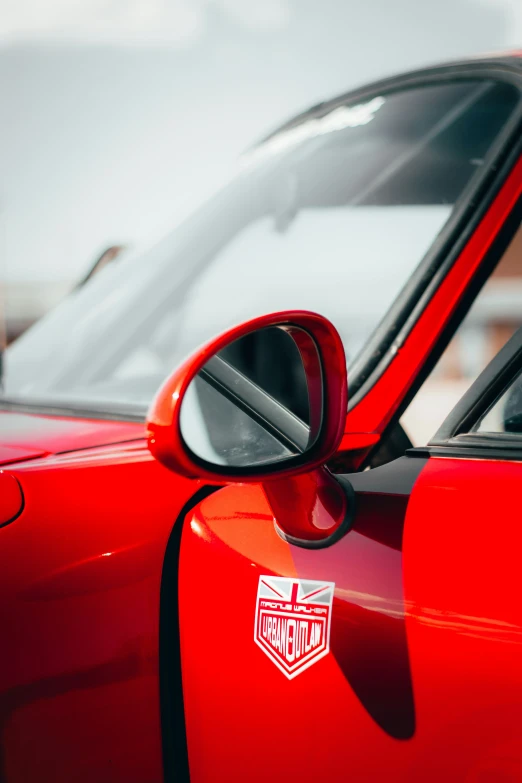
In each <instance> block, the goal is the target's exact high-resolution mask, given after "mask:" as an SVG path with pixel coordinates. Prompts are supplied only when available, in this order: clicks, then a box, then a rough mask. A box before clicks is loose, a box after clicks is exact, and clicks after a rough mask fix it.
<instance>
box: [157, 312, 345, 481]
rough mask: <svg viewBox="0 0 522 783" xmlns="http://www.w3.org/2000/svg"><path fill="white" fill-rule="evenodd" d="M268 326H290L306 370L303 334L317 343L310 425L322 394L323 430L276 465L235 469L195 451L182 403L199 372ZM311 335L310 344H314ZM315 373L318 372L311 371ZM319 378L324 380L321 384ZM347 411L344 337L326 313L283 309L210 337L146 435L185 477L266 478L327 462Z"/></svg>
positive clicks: (167, 386)
mask: <svg viewBox="0 0 522 783" xmlns="http://www.w3.org/2000/svg"><path fill="white" fill-rule="evenodd" d="M268 327H279V328H281V329H283V330H285V331H287V332H288V333H289V334H290V335H291V336H292V338H293V340H294V342H295V343H296V345H297V348H298V349H299V350H300V354H301V360H302V362H303V365H304V368H305V371H306V368H307V363H308V364H311V363H312V361H313V359H312V357H311V356H308V355H307V348H306V343H307V341H306V340H301V342H302V346H300V334H301V335H302V334H303V333H307V335H309V336H310V337H311V338H312V339H313V342H314V343H315V346H316V348H317V354H318V356H319V360H320V373H319V374H318V373H317V372H316V373H315V380H314V379H313V378H312V381H311V383H309V387H308V388H309V395H310V397H311V405H310V415H311V422H310V425H311V428H312V429H315V426H316V424H317V422H316V421H315V420H314V419H316V418H317V413H316V410H317V406H314V399H313V398H314V397H317V395H319V394H321V403H322V409H321V410H322V421H321V426H320V429H319V432H318V434H317V436H316V437H315V438H314V440H313V443H312V445H311V446H310V448H308V449H307V451H306V453H304V454H302V455H301V456H300V457H296V458H292V459H288V460H286V461H282V462H281V463H279V464H278V463H277V462H276V463H275V464H271V465H257V466H255V467H245V468H243V467H240V468H232V467H229V466H226V465H219V466H218V465H215V466H214V465H210V464H209V463H207V462H205V461H204V460H201V459H198V457H197V456H196V455H195V454H194V453H192V452H191V450H190V448H189V447H188V446H187V444H186V442H185V440H184V439H183V437H182V429H181V425H180V415H181V406H182V403H183V400H184V398H185V395H186V392H187V389H188V387H189V385H190V384H191V383H192V381H193V380H194V379H195V377H196V376H197V375H198V373H199V372H200V371H201V370H203V368H204V367H205V365H207V364H208V363H209V361H210V360H211V359H212V358H213V357H215V356H216V354H218V353H219V352H220V351H222V350H223V349H226V348H227V347H228V346H230V345H231V344H232V343H234V342H235V341H237V340H238V339H240V338H242V337H245V336H247V335H249V334H251V333H253V332H256V331H258V330H262V329H266V328H268ZM309 342H310V341H309V339H308V343H309ZM311 375H313V373H311ZM318 383H320V384H321V388H320V389H319V387H318ZM346 410H347V378H346V359H345V354H344V348H343V345H342V342H341V338H340V337H339V334H338V332H337V330H336V329H335V327H334V326H333V325H332V324H331V323H330V322H329V321H328V320H327V319H326V318H323V317H322V316H321V315H318V314H316V313H311V312H307V311H300V310H297V311H283V312H279V313H272V314H270V315H264V316H261V317H259V318H254V319H252V320H251V321H247V322H245V323H243V324H240V325H239V326H235V327H233V328H231V329H228V330H227V331H226V332H224V333H223V334H221V335H220V336H219V337H216V338H215V339H214V340H211V341H210V342H209V343H207V344H206V345H204V346H203V347H201V348H200V349H198V350H197V351H196V352H195V353H194V354H192V356H191V357H190V358H189V359H187V360H186V361H185V362H184V363H183V364H182V365H181V367H179V368H178V369H177V370H175V371H174V372H173V373H172V375H171V376H170V377H169V378H167V380H166V381H165V382H164V384H163V385H162V387H161V388H160V390H159V391H158V393H157V394H156V397H155V398H154V400H153V402H152V405H151V407H150V409H149V413H148V416H147V435H148V444H149V449H150V451H151V453H152V454H153V455H154V456H155V457H156V459H158V460H159V462H161V463H162V464H163V465H165V466H166V467H168V468H169V469H170V470H173V471H175V472H177V473H179V474H181V475H183V476H187V477H189V478H198V479H201V480H203V481H206V482H211V483H219V484H224V483H237V482H246V481H250V482H258V481H260V480H264V479H267V478H274V479H275V478H278V479H279V478H282V477H285V476H291V475H298V474H300V473H303V472H307V471H310V470H312V469H313V468H316V467H319V466H321V465H324V463H325V462H326V461H327V460H328V459H329V458H330V457H331V456H332V455H333V454H334V453H335V451H336V449H337V448H338V446H339V443H340V441H341V438H342V436H343V431H344V424H345V419H346Z"/></svg>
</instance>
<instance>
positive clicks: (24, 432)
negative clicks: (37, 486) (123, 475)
mask: <svg viewBox="0 0 522 783" xmlns="http://www.w3.org/2000/svg"><path fill="white" fill-rule="evenodd" d="M144 436H145V426H144V424H143V423H136V422H126V421H103V420H97V419H77V418H66V417H61V416H60V417H58V416H44V415H41V414H32V413H16V412H14V411H0V465H5V464H8V463H12V462H20V461H21V460H26V459H33V458H35V457H41V456H45V455H47V454H61V453H63V452H67V451H76V450H78V449H88V448H91V447H94V446H107V445H109V444H111V443H122V442H124V441H130V440H140V439H141V438H143V437H144Z"/></svg>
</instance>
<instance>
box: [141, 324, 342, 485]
mask: <svg viewBox="0 0 522 783" xmlns="http://www.w3.org/2000/svg"><path fill="white" fill-rule="evenodd" d="M346 405H347V381H346V362H345V355H344V349H343V345H342V342H341V339H340V337H339V334H338V333H337V331H336V329H335V328H334V326H333V325H332V324H331V323H330V322H329V321H327V320H326V319H325V318H323V317H322V316H320V315H316V314H314V313H309V312H304V311H297V312H281V313H275V314H272V315H266V316H262V317H260V318H256V319H254V320H252V321H249V322H247V323H245V324H242V325H240V326H238V327H234V328H233V329H230V330H228V331H227V332H225V333H224V334H222V335H220V336H219V337H217V338H216V339H214V340H212V341H211V342H210V343H208V344H207V345H205V346H203V347H202V348H200V349H199V350H198V351H196V353H194V354H193V355H192V356H191V357H190V358H189V359H188V360H187V361H186V362H185V363H184V364H183V365H182V366H181V367H180V368H179V369H178V370H176V371H175V372H174V373H173V374H172V375H171V376H170V377H169V378H168V379H167V380H166V381H165V383H164V384H163V386H162V387H161V389H160V390H159V392H158V394H157V395H156V397H155V399H154V401H153V403H152V406H151V408H150V411H149V414H148V420H147V429H148V441H149V448H150V450H151V452H152V454H153V455H154V456H155V457H156V458H157V459H158V460H159V461H160V462H161V463H162V464H163V465H165V466H166V467H168V468H170V469H171V470H174V471H176V472H177V473H179V474H182V475H184V476H188V477H193V478H200V479H203V480H207V481H211V482H214V483H216V482H219V483H227V482H237V481H260V480H263V479H265V478H270V477H281V476H289V475H296V474H298V473H300V472H303V471H309V470H311V469H313V468H315V467H317V466H319V465H322V464H324V463H325V462H326V461H327V460H328V459H329V457H330V456H331V455H332V454H333V453H334V452H335V451H336V449H337V447H338V445H339V443H340V440H341V437H342V434H343V429H344V422H345V418H346Z"/></svg>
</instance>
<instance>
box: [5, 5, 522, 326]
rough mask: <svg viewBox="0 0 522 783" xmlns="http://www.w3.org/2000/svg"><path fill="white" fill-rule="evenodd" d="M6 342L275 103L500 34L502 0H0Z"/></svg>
mask: <svg viewBox="0 0 522 783" xmlns="http://www.w3.org/2000/svg"><path fill="white" fill-rule="evenodd" d="M0 9H1V10H0V17H1V18H0V93H1V96H2V115H3V121H2V123H1V127H0V134H1V138H2V143H1V144H0V170H1V179H0V281H1V283H2V298H3V304H4V308H5V315H6V317H7V330H8V337H9V339H13V338H14V337H15V336H16V335H17V334H19V333H20V332H21V331H22V330H23V329H24V328H26V326H27V325H28V324H30V323H31V322H32V321H33V320H34V319H36V318H38V317H39V316H40V315H42V314H43V312H45V311H46V310H47V309H49V308H50V307H52V306H53V305H54V304H55V303H56V302H57V301H58V300H59V299H60V298H61V297H63V295H64V294H65V293H66V292H67V291H68V290H70V289H71V288H72V287H73V286H74V285H76V284H77V283H78V282H79V281H80V280H81V279H82V278H83V277H84V276H85V275H86V274H87V273H88V271H89V269H90V268H91V267H92V266H93V264H94V263H95V262H96V260H97V259H99V258H100V256H102V254H104V253H105V252H106V251H107V250H109V256H110V255H111V254H114V253H116V252H117V251H118V249H119V247H120V246H125V247H139V246H140V245H146V244H148V243H150V242H152V241H154V240H155V239H157V238H159V237H160V236H161V235H162V234H164V233H166V232H167V231H168V230H169V229H170V228H172V226H174V225H175V224H176V223H177V222H178V221H179V220H181V218H182V217H183V216H184V215H186V214H187V213H188V212H189V211H190V210H191V209H192V208H193V207H194V206H195V205H197V204H198V203H199V202H200V201H202V200H203V199H204V198H205V196H207V195H208V194H209V193H210V192H212V191H213V190H215V189H216V187H217V186H218V185H219V184H220V182H221V181H222V180H223V179H224V178H226V177H227V175H228V172H229V170H230V168H231V166H232V164H233V162H234V160H235V159H236V157H237V156H238V154H239V153H240V152H241V151H243V150H244V149H245V148H246V147H248V146H249V145H250V144H252V143H253V142H254V141H256V140H257V139H259V138H260V137H261V136H263V134H265V133H267V132H269V131H270V130H272V129H273V128H274V127H276V126H277V125H278V124H279V123H280V122H282V121H284V120H285V119H287V118H288V117H290V116H291V115H292V114H294V113H295V112H297V111H300V110H301V109H304V108H306V107H308V106H309V105H311V104H313V103H316V102H318V101H320V100H322V99H324V98H327V97H331V96H333V95H335V94H336V93H340V92H342V91H345V90H348V89H350V88H352V87H355V86H357V85H359V84H362V83H364V82H366V81H369V80H373V79H376V78H378V77H381V76H386V75H389V74H392V73H393V72H398V71H401V70H407V69H410V68H413V67H417V66H421V65H424V64H429V63H431V62H436V61H438V60H445V59H452V58H458V57H463V56H469V55H474V54H477V53H480V52H484V51H488V50H497V49H504V48H509V47H512V46H516V45H517V43H519V42H520V41H522V3H520V2H519V0H438V1H437V2H429V1H428V0H423V1H421V2H419V0H394V1H393V2H389V0H366V2H364V3H362V2H360V0H262V2H260V1H259V0H2V1H1V3H0Z"/></svg>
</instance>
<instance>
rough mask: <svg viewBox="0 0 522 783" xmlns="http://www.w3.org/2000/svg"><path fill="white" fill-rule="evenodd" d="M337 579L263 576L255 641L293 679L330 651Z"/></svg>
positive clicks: (258, 602) (257, 602) (260, 582)
mask: <svg viewBox="0 0 522 783" xmlns="http://www.w3.org/2000/svg"><path fill="white" fill-rule="evenodd" d="M334 588H335V584H334V582H313V581H311V580H308V579H288V578H287V577H283V576H260V577H259V584H258V587H257V601H256V619H255V627H254V641H255V643H256V644H257V645H258V646H259V647H260V648H261V649H262V650H263V652H264V653H265V655H267V656H268V657H269V658H270V660H271V661H272V662H273V663H275V665H276V666H277V668H278V669H279V670H280V671H282V672H283V674H285V675H286V676H287V677H288V679H289V680H292V679H293V678H294V677H297V675H298V674H301V672H304V671H305V669H308V668H309V667H310V666H312V664H314V663H317V661H319V660H321V658H324V656H325V655H327V654H328V653H329V651H330V624H331V620H332V601H333V594H334Z"/></svg>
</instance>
